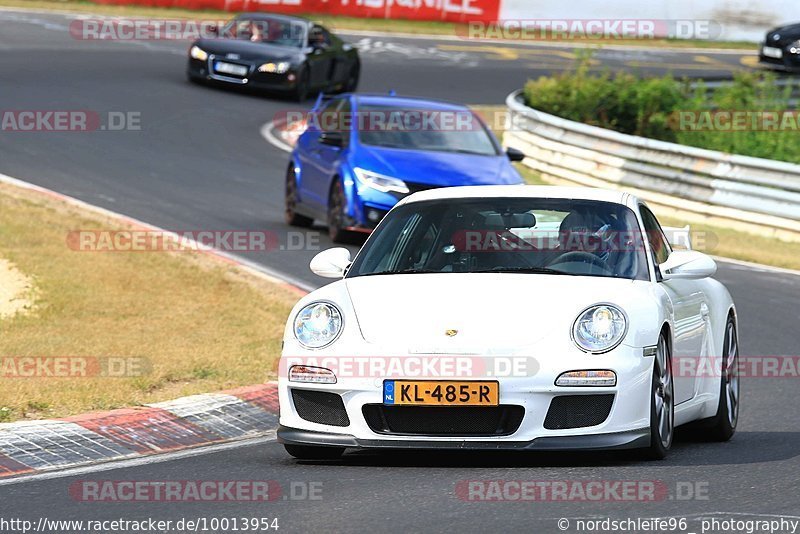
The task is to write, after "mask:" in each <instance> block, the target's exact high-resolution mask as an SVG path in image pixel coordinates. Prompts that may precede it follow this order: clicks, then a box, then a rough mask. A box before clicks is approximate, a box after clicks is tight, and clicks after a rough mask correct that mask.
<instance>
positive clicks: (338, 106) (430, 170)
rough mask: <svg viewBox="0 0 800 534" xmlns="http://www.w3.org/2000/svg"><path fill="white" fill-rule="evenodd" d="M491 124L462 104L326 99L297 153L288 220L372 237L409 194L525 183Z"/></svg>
mask: <svg viewBox="0 0 800 534" xmlns="http://www.w3.org/2000/svg"><path fill="white" fill-rule="evenodd" d="M524 157H525V156H524V154H522V153H521V152H520V151H518V150H514V149H509V150H508V151H507V152H504V151H503V149H502V146H501V145H500V143H499V141H498V140H497V138H496V137H495V136H494V134H493V133H492V132H491V130H489V128H488V127H487V126H486V124H485V123H484V122H483V121H482V120H481V119H480V118H479V117H478V116H477V115H475V114H474V113H473V112H472V111H471V110H470V109H469V108H467V107H465V106H461V105H458V104H451V103H446V102H438V101H431V100H423V99H417V98H401V97H397V96H393V95H388V96H387V95H362V94H344V95H339V96H334V97H321V98H320V99H319V100H318V101H317V104H316V105H315V107H314V109H313V110H312V111H311V113H310V114H309V115H308V121H307V129H306V130H305V132H304V133H303V134H302V135H301V136H300V137H299V139H298V142H297V145H296V147H295V149H294V151H293V152H292V156H291V162H290V164H289V168H288V171H287V174H286V210H285V212H286V222H287V223H288V224H290V225H293V226H306V227H308V226H311V225H312V224H313V222H314V220H315V219H316V220H321V221H325V222H326V223H327V224H328V232H329V234H330V237H331V239H332V240H333V241H334V242H348V241H350V240H352V238H353V237H354V235H355V233H357V232H364V233H369V232H370V231H371V230H372V229H373V228H375V226H376V225H377V224H378V222H380V220H381V219H382V218H383V216H384V215H385V214H386V213H387V212H388V211H389V210H390V209H391V208H392V207H393V206H394V205H395V204H396V203H397V202H398V201H399V200H400V199H402V198H403V197H405V196H407V195H409V194H411V193H414V192H417V191H422V190H425V189H432V188H436V187H448V186H459V185H508V184H520V183H522V182H523V181H522V178H521V176H520V175H519V173H518V172H517V171H516V169H514V167H513V166H512V165H511V162H512V161H521V160H522V159H523V158H524Z"/></svg>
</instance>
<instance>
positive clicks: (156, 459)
mask: <svg viewBox="0 0 800 534" xmlns="http://www.w3.org/2000/svg"><path fill="white" fill-rule="evenodd" d="M275 432H276V431H275V430H271V431H269V432H265V433H264V435H263V436H260V437H256V438H248V439H242V440H238V441H231V442H227V443H218V444H214V445H204V446H200V447H195V448H191V449H183V450H180V451H175V452H164V453H159V454H153V455H151V456H141V457H139V458H130V459H128V460H111V461H109V462H104V463H99V464H93V465H87V466H82V467H68V468H66V469H62V470H58V471H45V472H42V473H35V474H31V475H20V476H19V477H15V478H4V479H0V486H10V485H13V484H25V483H28V482H37V481H41V480H51V479H54V478H65V477H72V476H78V475H88V474H91V473H100V472H103V471H113V470H116V469H127V468H129V467H140V466H143V465H151V464H159V463H163V462H171V461H174V460H182V459H184V458H193V457H195V456H203V455H206V454H213V453H217V452H223V451H229V450H232V449H240V448H242V447H252V446H255V445H262V444H264V443H271V442H273V441H275V440H276V437H275Z"/></svg>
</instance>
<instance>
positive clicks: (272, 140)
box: [260, 121, 293, 154]
mask: <svg viewBox="0 0 800 534" xmlns="http://www.w3.org/2000/svg"><path fill="white" fill-rule="evenodd" d="M275 126H276V121H270V122H268V123H266V124H265V125H264V126H262V127H261V130H260V132H261V137H263V138H264V139H265V140H266V141H267V143H269V144H271V145H272V146H274V147H275V148H277V149H278V150H283V151H284V152H288V153H290V154H291V152H292V150H293V149H292V147H291V146H289V145H288V144H286V143H284V142H283V141H281V140H280V139H278V138H277V137H276V136H275V134H274V133H272V130H274V129H275Z"/></svg>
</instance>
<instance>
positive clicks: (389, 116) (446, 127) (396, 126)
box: [358, 104, 498, 156]
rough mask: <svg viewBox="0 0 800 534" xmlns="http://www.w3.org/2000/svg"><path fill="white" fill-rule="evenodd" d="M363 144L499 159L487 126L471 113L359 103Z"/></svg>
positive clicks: (360, 130) (360, 133)
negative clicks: (496, 157)
mask: <svg viewBox="0 0 800 534" xmlns="http://www.w3.org/2000/svg"><path fill="white" fill-rule="evenodd" d="M358 115H359V121H360V129H359V140H360V141H361V143H362V144H364V145H370V146H376V147H381V148H399V149H406V150H429V151H438V152H458V153H464V154H477V155H481V156H497V155H498V150H497V147H496V146H495V143H494V142H493V141H492V139H491V137H489V133H488V131H487V130H486V126H485V125H484V124H483V122H481V121H480V120H479V119H478V117H477V115H475V114H474V113H472V112H471V111H469V110H457V111H453V110H446V111H442V110H432V109H412V108H401V107H397V106H381V105H375V104H359V106H358Z"/></svg>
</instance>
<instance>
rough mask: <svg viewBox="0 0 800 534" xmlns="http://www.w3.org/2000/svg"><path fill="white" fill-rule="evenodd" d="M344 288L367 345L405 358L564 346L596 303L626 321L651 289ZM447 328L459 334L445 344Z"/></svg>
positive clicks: (455, 277)
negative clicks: (545, 342) (543, 343)
mask: <svg viewBox="0 0 800 534" xmlns="http://www.w3.org/2000/svg"><path fill="white" fill-rule="evenodd" d="M344 283H345V285H346V290H347V293H348V295H349V297H350V303H351V304H352V307H353V310H354V313H355V315H356V318H357V321H358V325H359V327H360V329H361V334H362V336H363V337H364V339H365V340H366V341H367V342H369V343H376V344H382V345H383V344H387V345H391V346H395V347H398V346H407V347H408V348H409V351H410V352H448V353H452V354H459V353H462V354H470V353H483V354H486V353H491V352H493V351H494V352H497V351H503V350H504V348H514V350H516V349H520V348H524V347H527V346H530V345H533V344H535V343H536V342H537V341H540V340H542V339H543V338H545V337H547V336H549V335H559V336H563V339H569V336H570V329H571V328H572V324H573V322H574V321H575V319H576V317H577V316H578V314H579V313H580V312H581V311H583V310H584V309H586V308H587V307H588V306H591V305H593V304H597V303H600V302H610V303H614V304H617V305H619V306H620V307H621V308H622V309H623V310H626V313H628V314H629V316H630V315H631V314H632V313H634V314H639V313H640V312H639V311H637V310H641V309H642V308H643V307H646V306H648V305H651V304H652V303H653V302H655V301H654V299H653V298H651V297H652V293H651V288H650V286H651V285H650V284H649V283H646V282H634V281H631V280H625V279H614V278H597V277H582V276H559V275H539V274H459V273H442V274H405V275H403V274H397V275H378V276H363V277H354V278H347V279H345V280H344ZM648 295H650V296H648ZM647 315H652V313H648V314H647ZM449 329H454V330H458V334H457V335H456V336H453V337H447V336H446V335H445V331H446V330H449Z"/></svg>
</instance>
